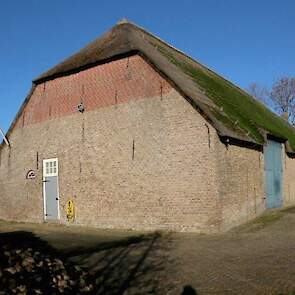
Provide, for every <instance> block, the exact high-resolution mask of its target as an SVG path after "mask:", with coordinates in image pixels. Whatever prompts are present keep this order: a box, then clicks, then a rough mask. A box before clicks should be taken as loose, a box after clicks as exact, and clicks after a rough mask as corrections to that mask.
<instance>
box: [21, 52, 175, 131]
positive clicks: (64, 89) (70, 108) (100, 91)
mask: <svg viewBox="0 0 295 295" xmlns="http://www.w3.org/2000/svg"><path fill="white" fill-rule="evenodd" d="M170 89H171V86H170V85H169V84H168V83H167V81H166V80H165V79H163V78H162V77H161V76H160V75H159V74H158V73H156V72H155V71H154V70H153V69H152V68H151V67H150V66H149V65H148V64H147V63H146V62H145V61H144V60H143V59H142V58H140V57H139V56H138V55H135V56H130V57H126V58H123V59H120V60H117V61H115V62H110V63H106V64H103V65H100V66H97V67H93V68H90V69H88V70H85V71H82V72H79V73H77V74H73V75H70V76H66V77H62V78H60V79H55V80H52V81H49V82H45V83H43V84H40V85H38V87H37V88H36V89H35V91H34V95H33V96H32V97H31V99H30V101H29V103H28V104H27V106H26V107H25V109H24V111H23V113H22V116H21V117H20V118H19V119H18V121H17V124H16V126H17V127H23V126H28V125H31V124H35V123H40V122H45V121H47V120H50V119H56V118H61V117H64V116H67V115H71V114H74V113H76V112H77V105H78V104H79V103H80V102H81V101H82V102H83V103H84V105H85V106H86V108H87V111H91V110H94V109H97V108H101V107H108V106H112V105H118V104H121V103H126V102H128V101H129V100H136V99H142V98H149V97H154V96H160V95H165V93H167V92H168V91H169V90H170Z"/></svg>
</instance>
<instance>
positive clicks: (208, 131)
mask: <svg viewBox="0 0 295 295" xmlns="http://www.w3.org/2000/svg"><path fill="white" fill-rule="evenodd" d="M205 126H206V128H207V135H208V147H209V149H210V147H211V137H210V128H209V126H208V124H206V123H205Z"/></svg>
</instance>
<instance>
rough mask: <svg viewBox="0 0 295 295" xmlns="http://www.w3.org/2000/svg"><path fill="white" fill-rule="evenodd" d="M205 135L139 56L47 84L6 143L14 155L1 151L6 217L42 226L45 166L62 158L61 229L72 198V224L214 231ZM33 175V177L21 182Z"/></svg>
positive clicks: (0, 210) (211, 149)
mask: <svg viewBox="0 0 295 295" xmlns="http://www.w3.org/2000/svg"><path fill="white" fill-rule="evenodd" d="M127 65H128V66H127ZM83 86H84V87H83ZM82 88H84V89H83V91H84V94H83V95H82V94H81V91H82V90H81V89H82ZM115 93H117V98H116V99H115ZM81 96H82V97H83V101H84V104H85V106H86V112H85V113H84V114H81V113H79V112H77V110H76V104H77V103H78V102H79V101H80V97H81ZM207 128H209V129H210V133H211V135H213V134H215V133H216V132H215V130H214V129H213V128H212V127H211V126H209V125H208V124H206V122H205V120H204V119H203V118H202V117H201V115H199V114H198V113H197V112H196V111H195V110H194V109H193V108H192V107H191V105H190V104H189V103H188V102H187V101H186V100H185V99H184V98H183V97H182V96H181V95H180V94H179V93H178V92H176V91H175V90H174V89H172V87H171V86H170V85H169V84H168V83H167V82H166V81H165V80H164V79H163V78H162V77H161V76H160V75H159V74H157V73H156V72H155V71H154V70H153V69H152V68H151V67H150V66H149V65H148V64H147V63H146V62H145V61H144V60H143V59H141V58H140V57H139V56H134V57H130V58H129V61H128V60H127V59H123V60H119V61H114V62H111V63H109V64H105V65H100V66H97V67H95V68H92V69H89V70H86V71H84V72H81V73H78V74H74V75H71V76H67V77H63V78H59V79H56V80H53V81H50V82H47V83H46V84H45V85H43V84H41V85H39V86H38V87H37V89H36V90H35V92H34V94H33V96H32V99H31V101H30V103H29V104H28V105H27V107H26V108H25V113H24V115H23V116H21V117H20V118H19V120H18V123H17V127H16V128H15V129H14V130H13V132H12V134H11V136H10V141H11V144H12V149H11V152H10V153H11V154H10V156H9V151H8V149H7V148H4V149H3V150H2V152H1V167H0V189H1V192H2V193H1V200H0V201H1V206H0V218H4V219H13V220H21V221H34V222H42V221H43V196H42V159H47V158H55V157H57V158H58V159H59V165H60V169H59V183H60V209H61V222H62V223H67V221H66V216H65V214H66V212H65V210H64V206H65V204H66V201H67V200H68V199H73V200H74V203H75V206H76V221H75V224H84V225H91V226H99V227H103V228H126V229H129V228H132V229H147V230H149V229H170V230H177V231H206V232H208V231H216V229H217V227H218V223H219V217H218V215H217V214H216V208H217V203H216V200H217V180H216V174H215V171H216V169H215V165H216V161H215V142H211V143H210V146H209V138H208V129H207ZM133 142H134V147H135V149H134V158H133V156H132V155H133ZM37 153H38V157H39V163H38V168H39V170H37V162H36V161H37V156H36V155H37ZM30 169H35V170H36V171H37V178H36V179H34V180H26V179H25V175H26V173H27V171H28V170H30Z"/></svg>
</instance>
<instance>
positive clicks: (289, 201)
mask: <svg viewBox="0 0 295 295" xmlns="http://www.w3.org/2000/svg"><path fill="white" fill-rule="evenodd" d="M283 179H284V182H283V185H284V187H283V193H284V206H290V205H294V204H295V181H294V180H295V159H294V158H290V157H288V156H287V154H286V153H285V152H284V150H283Z"/></svg>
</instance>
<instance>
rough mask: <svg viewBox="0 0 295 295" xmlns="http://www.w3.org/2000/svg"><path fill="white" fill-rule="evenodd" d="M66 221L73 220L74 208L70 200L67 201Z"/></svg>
mask: <svg viewBox="0 0 295 295" xmlns="http://www.w3.org/2000/svg"><path fill="white" fill-rule="evenodd" d="M67 219H68V221H74V219H75V207H74V202H73V201H72V200H68V201H67Z"/></svg>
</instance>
